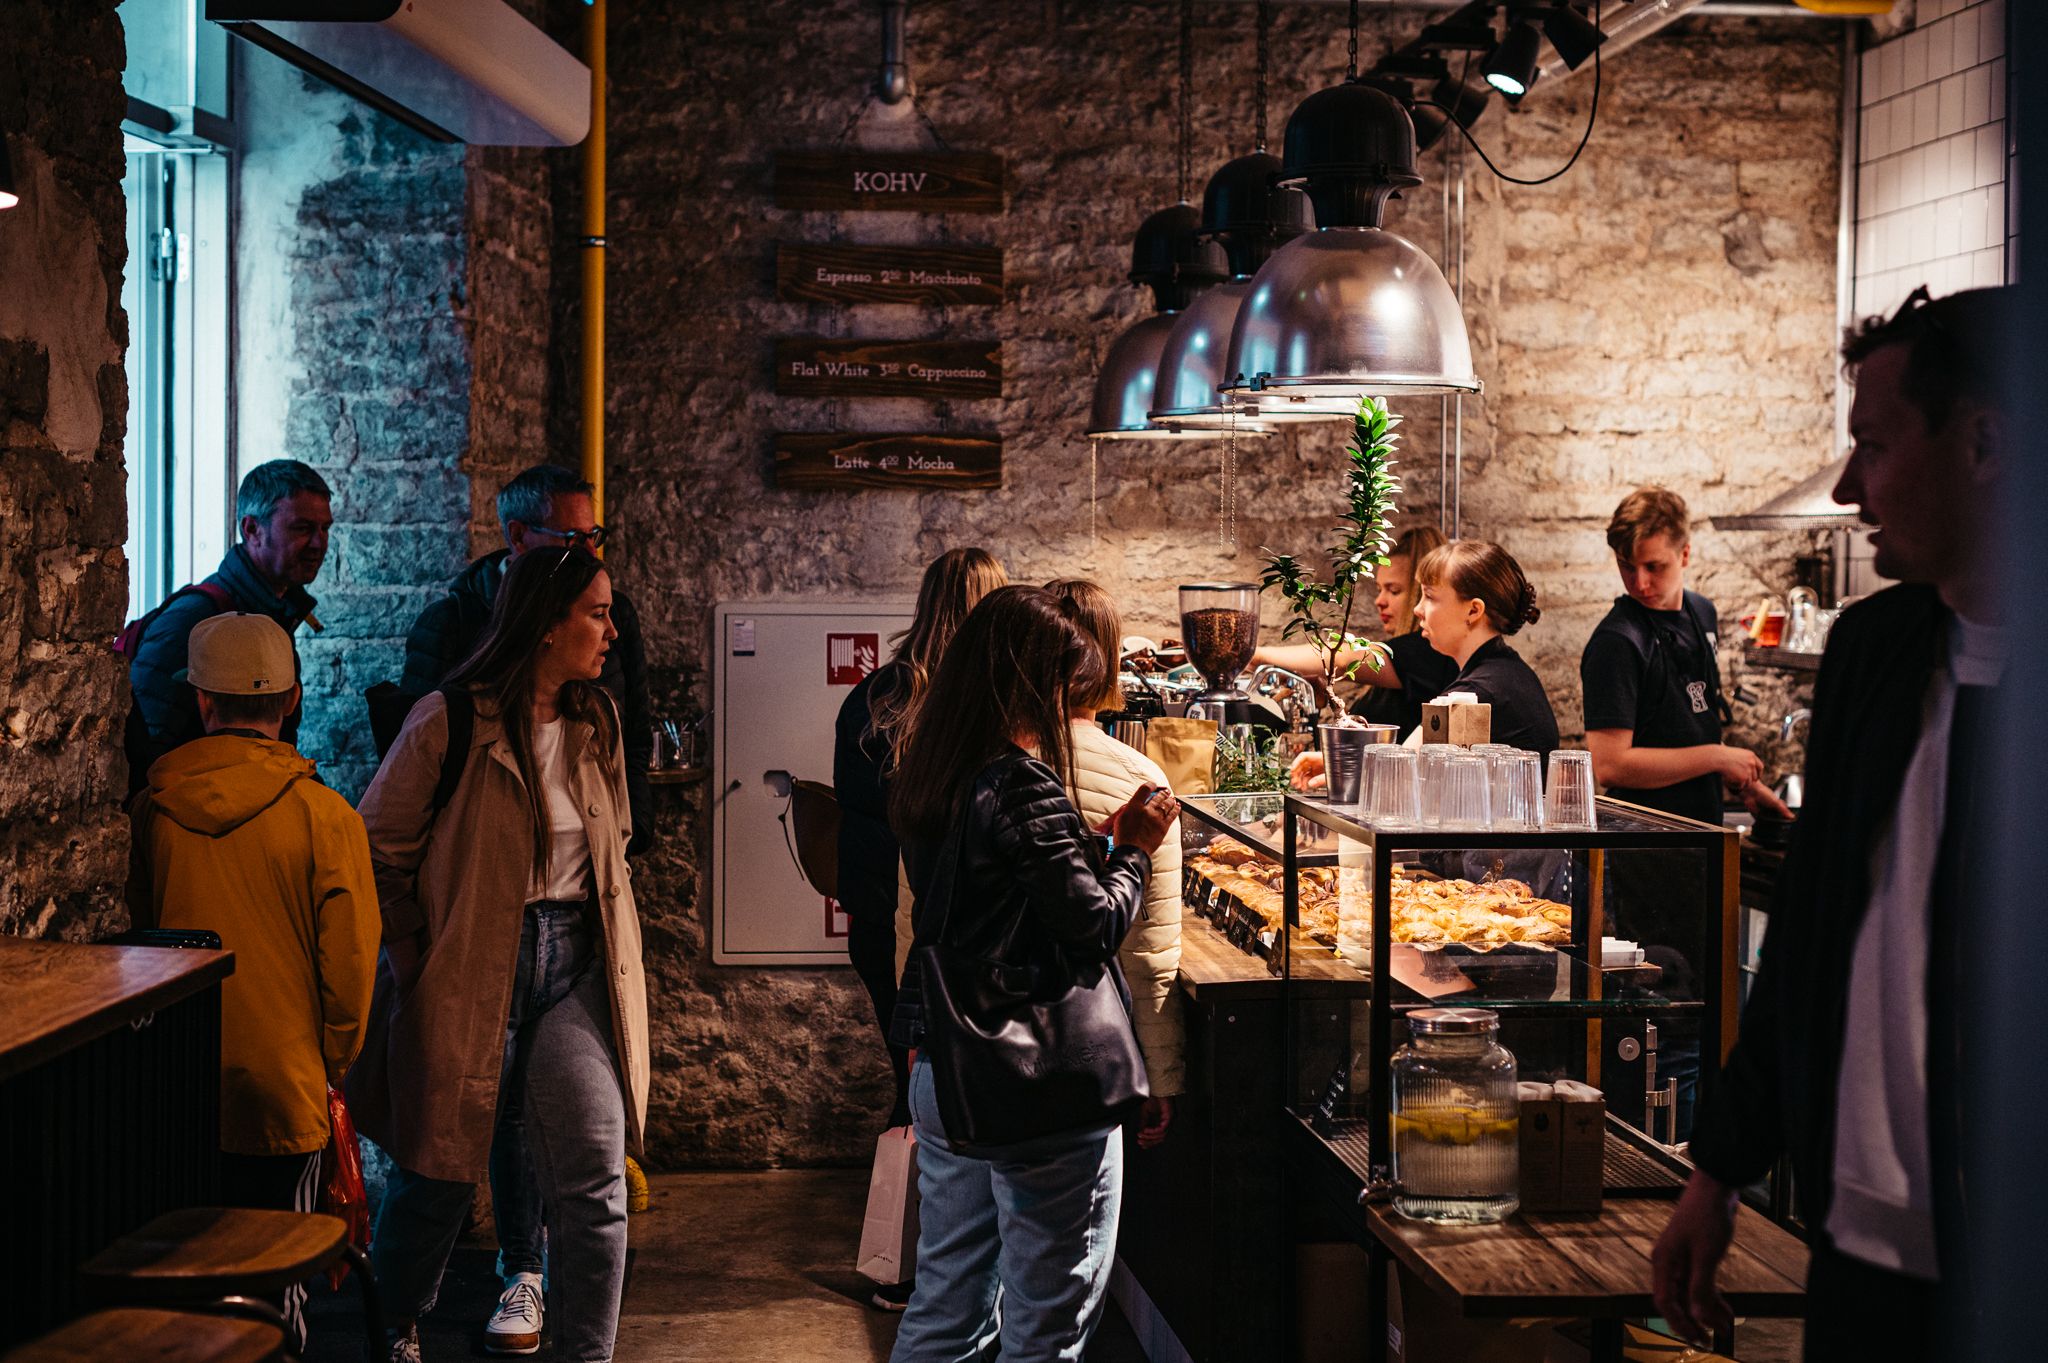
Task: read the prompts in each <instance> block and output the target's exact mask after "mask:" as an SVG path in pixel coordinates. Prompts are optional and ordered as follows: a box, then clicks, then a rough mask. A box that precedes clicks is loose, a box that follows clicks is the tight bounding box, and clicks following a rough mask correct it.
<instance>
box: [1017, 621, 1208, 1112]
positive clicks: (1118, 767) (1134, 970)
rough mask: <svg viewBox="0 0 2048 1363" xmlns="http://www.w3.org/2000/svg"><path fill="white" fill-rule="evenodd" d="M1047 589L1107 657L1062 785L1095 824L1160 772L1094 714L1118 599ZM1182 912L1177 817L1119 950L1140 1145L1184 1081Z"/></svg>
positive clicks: (1082, 713)
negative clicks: (1134, 1042) (1135, 1057)
mask: <svg viewBox="0 0 2048 1363" xmlns="http://www.w3.org/2000/svg"><path fill="white" fill-rule="evenodd" d="M1046 590H1047V591H1049V592H1051V593H1052V594H1053V595H1054V596H1057V597H1059V598H1060V599H1061V600H1062V601H1063V602H1066V603H1068V605H1067V608H1068V609H1069V610H1071V611H1072V612H1073V614H1074V617H1075V619H1076V621H1077V622H1078V623H1079V624H1080V626H1081V628H1082V629H1083V630H1084V631H1086V632H1087V633H1088V635H1089V636H1090V637H1091V638H1093V639H1094V640H1095V641H1096V642H1097V643H1098V644H1100V645H1101V646H1102V648H1103V651H1104V652H1105V654H1106V655H1107V657H1108V660H1109V666H1110V676H1111V682H1110V686H1109V690H1108V692H1106V693H1105V694H1104V695H1102V696H1098V697H1093V698H1092V703H1091V704H1090V705H1089V706H1088V707H1087V708H1086V709H1085V710H1079V711H1076V712H1075V715H1074V722H1073V732H1074V768H1073V777H1072V780H1073V788H1072V789H1071V790H1069V791H1068V792H1067V793H1068V795H1069V796H1070V797H1071V798H1072V800H1073V801H1074V804H1075V806H1076V807H1077V808H1079V809H1080V811H1081V817H1082V818H1084V819H1086V820H1087V821H1088V826H1089V827H1090V828H1096V827H1099V826H1100V825H1101V824H1102V823H1103V821H1104V820H1106V819H1108V818H1109V816H1110V815H1112V814H1114V813H1115V812H1116V811H1117V810H1119V809H1121V808H1123V806H1124V804H1125V803H1126V802H1127V801H1128V800H1129V799H1130V798H1131V796H1132V795H1133V794H1135V793H1136V792H1137V790H1138V788H1139V787H1140V786H1143V785H1146V784H1148V783H1149V784H1151V785H1155V786H1164V785H1165V784H1166V773H1165V772H1163V771H1161V770H1160V769H1159V764H1158V763H1156V762H1154V761H1153V760H1152V759H1151V758H1149V757H1147V756H1145V754H1143V753H1141V752H1139V751H1138V750H1137V749H1135V748H1133V747H1131V746H1130V745H1129V744H1126V743H1122V742H1119V741H1118V740H1116V739H1114V738H1111V737H1110V736H1109V734H1108V733H1107V732H1106V731H1105V730H1104V729H1103V727H1102V726H1101V725H1100V724H1097V723H1096V722H1095V712H1096V711H1097V710H1115V709H1120V708H1122V705H1123V695H1122V693H1121V691H1119V690H1118V689H1117V688H1116V685H1115V680H1114V678H1115V670H1116V660H1117V656H1118V653H1119V651H1120V646H1121V641H1122V637H1123V624H1122V621H1121V619H1120V618H1119V617H1118V614H1117V609H1116V603H1115V602H1114V601H1112V600H1111V599H1110V597H1109V594H1108V593H1107V592H1105V591H1103V590H1102V588H1100V587H1098V586H1096V585H1095V584H1094V583H1092V582H1080V581H1059V582H1051V583H1048V584H1046ZM1180 915H1181V902H1180V825H1179V823H1178V822H1176V823H1175V824H1174V826H1173V827H1172V828H1170V829H1168V830H1167V833H1166V839H1165V841H1163V842H1161V843H1160V844H1159V849H1158V850H1157V851H1155V852H1154V853H1153V854H1152V876H1151V879H1150V880H1149V881H1148V882H1147V883H1146V886H1145V905H1144V910H1143V912H1141V913H1140V914H1139V915H1138V919H1137V921H1136V923H1134V924H1133V925H1132V927H1131V931H1130V935H1129V936H1127V937H1125V938H1124V944H1123V947H1122V949H1121V950H1120V951H1119V952H1118V961H1119V962H1120V964H1121V965H1122V966H1123V971H1124V980H1125V982H1126V983H1127V984H1129V986H1130V990H1131V1021H1132V1024H1133V1027H1134V1028H1135V1030H1136V1031H1137V1034H1138V1046H1139V1049H1141V1050H1142V1051H1143V1052H1144V1054H1145V1077H1146V1080H1147V1082H1148V1083H1149V1084H1150V1086H1151V1089H1152V1101H1151V1102H1149V1103H1147V1104H1146V1106H1145V1116H1144V1123H1143V1125H1142V1126H1141V1127H1140V1129H1139V1132H1138V1144H1139V1145H1140V1146H1141V1147H1149V1146H1152V1145H1156V1144H1158V1143H1159V1141H1160V1140H1162V1139H1163V1138H1164V1137H1165V1135H1166V1124H1167V1122H1168V1121H1169V1120H1170V1119H1171V1115H1172V1110H1173V1107H1172V1102H1171V1099H1172V1097H1173V1096H1174V1095H1175V1094H1178V1093H1180V1092H1181V1091H1182V1090H1183V1089H1184V1088H1185V1087H1186V1065H1185V1058H1184V1055H1183V1051H1184V1048H1185V1038H1184V1036H1183V1028H1182V1023H1181V1012H1180V1006H1181V1005H1180V994H1179V991H1178V989H1177V988H1176V983H1175V982H1176V979H1177V977H1178V976H1179V974H1180Z"/></svg>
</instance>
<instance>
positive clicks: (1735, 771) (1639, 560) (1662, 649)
mask: <svg viewBox="0 0 2048 1363" xmlns="http://www.w3.org/2000/svg"><path fill="white" fill-rule="evenodd" d="M1607 543H1608V546H1609V547H1610V548H1612V549H1613V550H1614V561H1615V566H1616V567H1617V568H1619V569H1620V572H1621V585H1622V587H1623V589H1624V591H1625V592H1626V593H1627V594H1626V595H1624V596H1621V597H1617V598H1616V599H1615V602H1614V609H1613V610H1611V611H1609V612H1608V613H1607V618H1606V619H1604V620H1602V621H1601V622H1600V625H1599V628H1597V629H1595V630H1594V631H1593V637H1592V638H1591V639H1588V640H1587V641H1586V652H1585V654H1584V656H1583V657H1582V658H1581V659H1580V661H1579V677H1580V680H1581V681H1582V682H1583V683H1584V686H1585V693H1586V747H1587V749H1588V750H1589V751H1591V752H1592V754H1593V775H1594V778H1595V779H1596V780H1598V781H1599V782H1600V784H1601V785H1603V786H1605V787H1606V788H1607V793H1608V794H1609V795H1611V796H1613V797H1614V798H1616V799H1618V800H1627V801H1629V802H1630V803H1632V804H1639V805H1646V806H1648V807H1649V808H1652V809H1661V810H1663V811H1664V812H1666V813H1669V814H1678V815H1683V816H1684V817H1686V818H1690V819H1698V820H1700V821H1701V822H1703V823H1710V824H1713V825H1715V826H1716V827H1719V826H1720V823H1721V794H1722V788H1723V787H1724V786H1726V787H1730V788H1732V789H1734V790H1736V791H1737V792H1738V793H1739V794H1740V796H1741V798H1742V800H1743V802H1744V803H1745V804H1747V805H1749V807H1750V808H1751V809H1752V810H1755V811H1757V812H1759V813H1775V814H1778V815H1780V816H1781V817H1784V816H1786V815H1788V814H1789V811H1787V810H1786V809H1785V807H1784V805H1782V804H1781V803H1779V801H1778V799H1777V797H1776V796H1774V795H1772V794H1771V792H1770V790H1769V788H1767V787H1766V786H1765V785H1764V784H1763V782H1762V780H1761V779H1760V778H1761V777H1762V775H1763V762H1762V761H1761V760H1760V759H1759V758H1758V757H1757V755H1756V754H1755V753H1753V752H1750V751H1748V750H1746V749H1743V748H1736V747H1731V746H1729V745H1728V744H1726V743H1723V742H1722V741H1721V725H1722V724H1723V723H1724V722H1725V721H1726V720H1727V718H1728V707H1727V702H1726V700H1724V699H1723V698H1722V695H1721V669H1720V667H1719V665H1718V664H1717V663H1716V662H1715V660H1714V645H1715V643H1716V642H1717V640H1716V636H1715V627H1716V621H1715V615H1714V603H1713V602H1711V601H1709V600H1707V598H1705V597H1704V596H1701V595H1700V594H1699V593H1697V592H1689V591H1687V590H1686V589H1685V570H1686V568H1687V567H1688V566H1689V565H1690V564H1691V562H1692V525H1691V520H1690V518H1689V516H1688V514H1687V512H1686V506H1685V500H1684V499H1683V498H1681V497H1680V496H1679V495H1678V494H1677V493H1675V492H1670V491H1667V490H1666V489H1664V488H1660V487H1646V488H1641V489H1639V490H1637V491H1635V492H1631V493H1630V494H1629V495H1628V496H1627V497H1624V498H1623V499H1622V502H1621V505H1620V506H1618V507H1616V508H1615V509H1614V519H1613V520H1612V521H1610V522H1609V523H1608V526H1607ZM1706 869H1707V868H1706V865H1705V863H1704V859H1703V857H1702V856H1701V855H1700V854H1699V853H1696V852H1685V851H1678V850H1672V851H1641V850H1638V851H1630V852H1610V853H1609V854H1608V856H1607V858H1606V880H1605V884H1606V888H1607V915H1608V919H1609V926H1608V930H1609V931H1610V932H1612V933H1613V934H1614V935H1616V936H1618V937H1621V938H1624V939H1627V940H1630V941H1635V942H1639V943H1640V944H1641V945H1642V948H1643V952H1644V956H1645V959H1646V960H1648V961H1649V962H1650V963H1652V964H1654V965H1657V966H1659V967H1661V968H1662V970H1663V972H1664V973H1663V977H1662V983H1661V985H1660V992H1662V993H1663V994H1664V995H1665V996H1666V997H1669V998H1673V999H1695V998H1698V997H1699V974H1698V970H1697V969H1696V968H1695V963H1696V962H1698V963H1702V964H1703V963H1704V962H1705V961H1707V960H1710V959H1712V948H1711V946H1710V945H1709V943H1710V941H1711V939H1712V937H1713V936H1714V933H1715V929H1716V928H1717V927H1718V922H1712V923H1710V922H1707V921H1705V920H1703V919H1702V918H1701V906H1702V904H1703V902H1704V898H1705V872H1706ZM1660 1028H1661V1031H1662V1037H1661V1054H1660V1064H1659V1067H1658V1074H1659V1076H1660V1078H1661V1079H1676V1080H1677V1081H1678V1102H1677V1108H1676V1118H1677V1122H1676V1126H1677V1133H1676V1134H1677V1138H1678V1139H1680V1140H1684V1139H1686V1137H1687V1136H1689V1135H1690V1134H1691V1131H1692V1111H1693V1100H1694V1097H1695V1094H1696V1090H1697V1087H1698V1078H1699V1028H1698V1023H1697V1021H1696V1020H1694V1019H1689V1018H1688V1019H1674V1020H1672V1021H1669V1022H1665V1023H1662V1024H1660ZM1633 1098H1634V1095H1622V1096H1621V1099H1620V1101H1621V1102H1622V1110H1623V1115H1625V1116H1627V1117H1628V1118H1629V1119H1630V1120H1635V1113H1634V1112H1633V1111H1632V1110H1630V1109H1631V1107H1632V1100H1633ZM1645 1115H1646V1116H1647V1114H1645Z"/></svg>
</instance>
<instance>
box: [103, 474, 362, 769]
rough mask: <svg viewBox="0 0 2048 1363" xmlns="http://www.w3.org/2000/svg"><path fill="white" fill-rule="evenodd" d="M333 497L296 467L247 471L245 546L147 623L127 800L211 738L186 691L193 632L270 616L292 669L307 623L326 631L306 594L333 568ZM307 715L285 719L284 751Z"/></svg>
mask: <svg viewBox="0 0 2048 1363" xmlns="http://www.w3.org/2000/svg"><path fill="white" fill-rule="evenodd" d="M333 495H334V494H333V493H331V492H330V491H328V488H327V483H326V481H325V480H324V479H322V478H321V476H320V475H319V474H318V473H316V472H314V471H313V469H312V468H311V467H309V466H308V465H305V464H302V463H300V462H299V461H298V460H296V459H273V460H271V461H270V462H269V463H266V464H258V465H257V466H256V467H255V468H253V469H250V470H249V472H248V473H246V474H244V475H243V477H242V483H241V486H240V487H239V488H237V489H236V491H235V524H236V526H237V528H238V529H239V530H240V532H241V536H242V542H241V543H240V544H237V545H235V546H234V547H233V548H232V549H230V550H228V553H227V557H226V558H224V559H222V560H221V561H220V567H219V568H217V569H215V570H214V573H213V575H212V576H211V577H208V578H207V579H206V580H205V581H204V582H200V583H195V584H194V585H192V586H189V587H183V588H180V589H179V590H177V591H175V592H173V593H171V595H170V596H169V597H168V598H167V599H166V600H165V601H164V603H163V604H162V605H160V606H158V607H157V608H156V610H155V611H154V612H153V613H152V614H151V615H149V616H148V617H146V618H145V623H144V625H143V628H142V631H141V635H140V638H139V639H138V640H137V641H136V645H135V653H134V656H133V657H132V658H130V659H129V660H128V684H129V686H130V687H131V688H132V689H133V690H134V693H135V709H136V714H135V716H134V717H132V718H131V720H130V722H129V725H128V733H127V735H126V738H125V740H124V746H125V747H126V749H127V753H128V793H129V794H130V795H133V794H134V793H135V792H136V791H137V790H139V789H141V788H142V784H143V780H144V778H145V776H146V775H147V773H148V771H149V768H150V764H151V763H153V762H155V761H156V759H157V758H159V757H162V756H163V755H164V754H165V753H167V752H169V751H170V750H171V749H173V748H175V747H177V746H178V745H179V744H181V743H189V742H191V741H192V740H193V739H195V738H198V737H200V736H202V735H203V734H205V732H206V726H205V725H204V724H202V723H201V722H200V718H199V700H198V697H197V696H196V695H194V694H193V691H192V687H191V686H190V685H189V684H188V683H187V682H186V681H185V662H186V651H187V648H188V644H187V640H189V639H190V638H191V635H192V627H193V626H194V625H196V624H198V623H199V622H200V621H202V620H207V619H210V618H212V617H213V616H216V615H220V614H222V613H223V612H226V611H240V612H243V613H245V614H248V615H262V616H267V617H269V618H270V619H272V620H275V621H276V622H277V623H278V625H279V626H280V627H281V628H282V629H283V630H284V632H285V634H286V635H287V636H290V637H292V639H293V644H292V657H293V659H294V660H295V661H296V659H297V657H298V644H297V634H298V628H299V625H300V623H301V622H305V623H307V624H310V625H312V627H313V628H314V629H315V630H318V629H319V628H320V622H319V621H318V620H316V619H314V617H313V606H314V604H315V603H314V600H313V598H312V596H311V595H309V594H308V593H307V591H306V588H307V587H309V586H311V585H312V582H313V579H314V578H316V577H318V576H319V575H320V567H321V565H322V564H324V563H325V562H326V561H327V536H328V532H329V531H330V530H332V529H333V528H334V511H333V509H332V502H333ZM302 709H303V704H302V703H301V704H295V705H293V707H292V710H291V713H290V714H288V715H286V716H285V717H284V723H283V726H282V727H281V729H280V730H279V738H280V740H281V741H283V742H285V743H292V742H296V741H297V739H298V733H299V715H300V713H301V711H302Z"/></svg>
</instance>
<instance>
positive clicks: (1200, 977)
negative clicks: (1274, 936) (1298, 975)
mask: <svg viewBox="0 0 2048 1363" xmlns="http://www.w3.org/2000/svg"><path fill="white" fill-rule="evenodd" d="M1180 987H1181V988H1182V989H1185V990H1186V991H1187V995H1188V997H1189V998H1191V999H1194V1000H1195V1001H1196V1002H1198V1003H1208V1002H1214V1001H1215V1000H1217V999H1220V998H1225V997H1228V998H1233V999H1250V998H1278V997H1280V977H1279V976H1277V975H1275V974H1274V973H1273V972H1272V971H1271V970H1269V969H1267V967H1266V962H1265V960H1264V958H1262V957H1258V956H1254V955H1252V954H1251V953H1250V952H1248V951H1244V950H1241V949H1239V948H1238V947H1236V946H1234V945H1232V944H1231V941H1230V939H1229V938H1227V937H1225V936H1224V935H1223V934H1222V933H1220V932H1218V931H1216V927H1215V925H1214V924H1212V923H1211V922H1210V921H1209V920H1208V919H1206V918H1204V917H1202V916H1201V915H1200V914H1198V913H1195V912H1193V911H1192V910H1189V911H1187V912H1185V913H1183V914H1182V915H1181V920H1180Z"/></svg>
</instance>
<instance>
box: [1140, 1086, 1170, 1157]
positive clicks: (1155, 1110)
mask: <svg viewBox="0 0 2048 1363" xmlns="http://www.w3.org/2000/svg"><path fill="white" fill-rule="evenodd" d="M1172 1124H1173V1099H1171V1098H1147V1099H1146V1100H1145V1106H1144V1108H1143V1109H1142V1110H1141V1111H1140V1113H1139V1116H1138V1148H1139V1149H1140V1150H1150V1149H1152V1148H1153V1147H1154V1146H1157V1145H1158V1144H1159V1143H1160V1142H1162V1141H1164V1140H1165V1139H1166V1128H1167V1127H1169V1126H1171V1125H1172Z"/></svg>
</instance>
